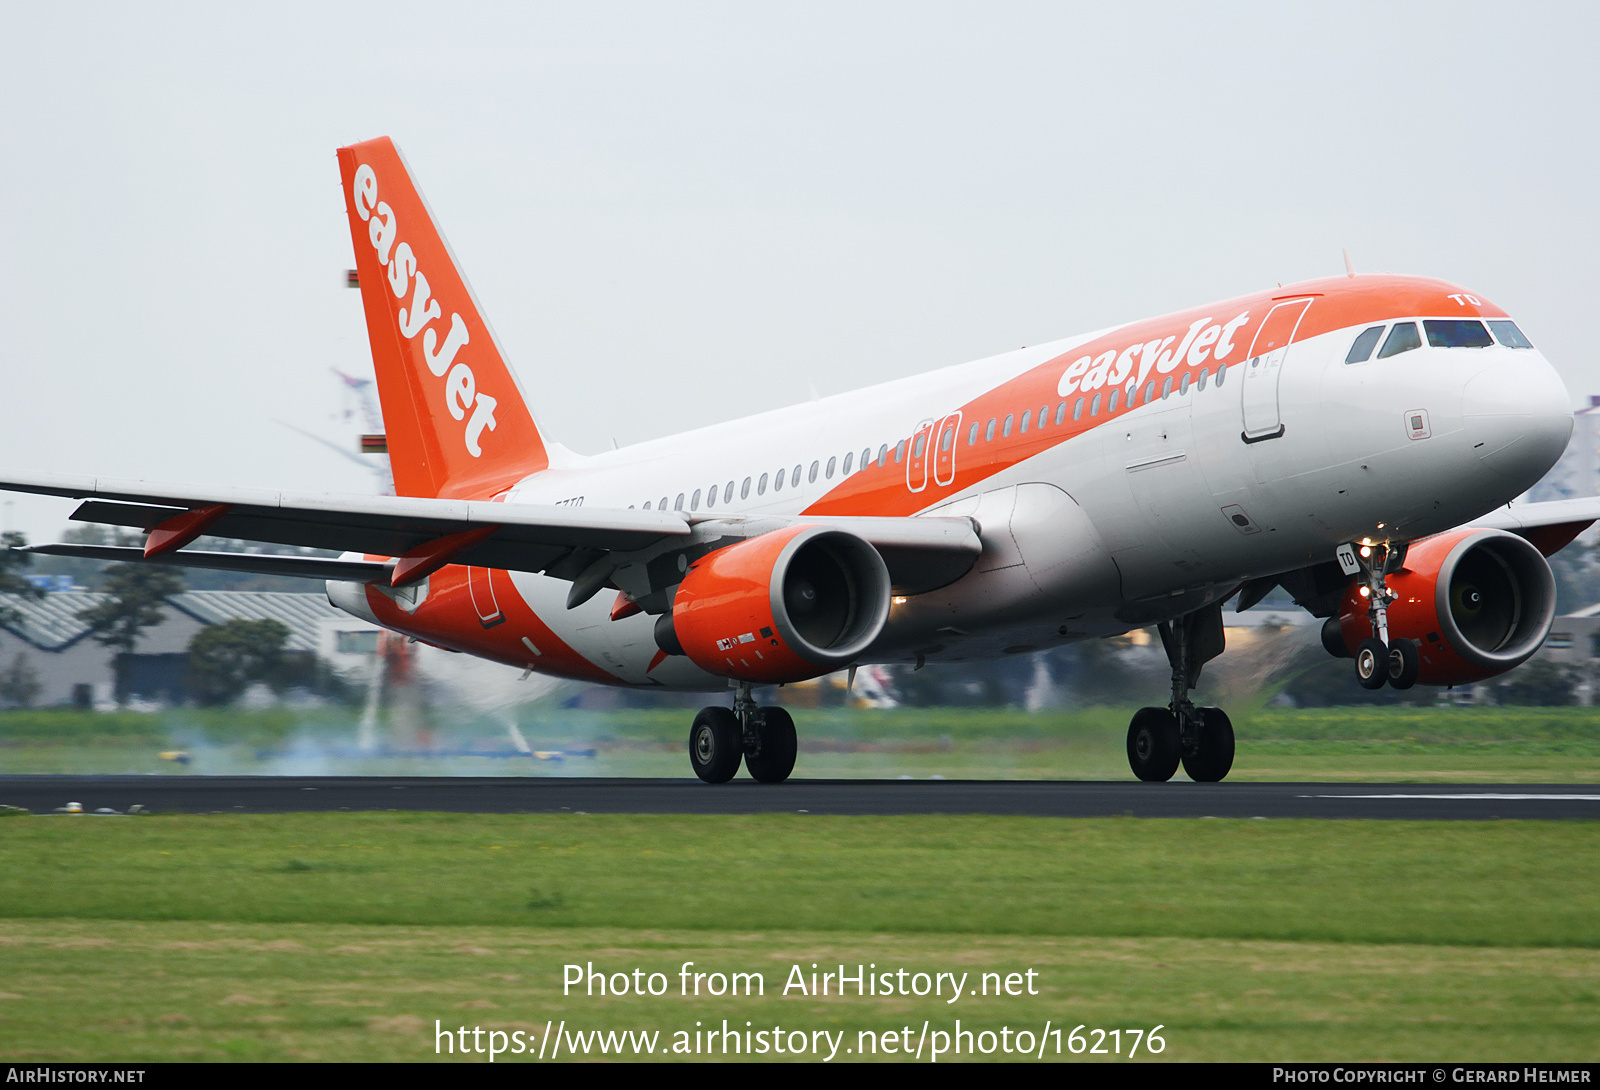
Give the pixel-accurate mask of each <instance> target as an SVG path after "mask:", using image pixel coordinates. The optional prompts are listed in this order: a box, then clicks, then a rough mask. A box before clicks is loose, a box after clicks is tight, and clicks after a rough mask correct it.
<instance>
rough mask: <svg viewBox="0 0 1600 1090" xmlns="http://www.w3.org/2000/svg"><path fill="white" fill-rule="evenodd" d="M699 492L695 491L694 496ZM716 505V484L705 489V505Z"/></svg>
mask: <svg viewBox="0 0 1600 1090" xmlns="http://www.w3.org/2000/svg"><path fill="white" fill-rule="evenodd" d="M699 494H700V493H698V492H696V493H695V495H696V496H698V495H699ZM716 505H717V486H716V485H712V486H711V487H710V488H708V489H706V506H707V507H715V506H716Z"/></svg>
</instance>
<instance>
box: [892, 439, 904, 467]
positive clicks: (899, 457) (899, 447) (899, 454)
mask: <svg viewBox="0 0 1600 1090" xmlns="http://www.w3.org/2000/svg"><path fill="white" fill-rule="evenodd" d="M905 460H906V441H905V440H904V439H902V440H900V441H899V442H898V443H896V444H895V445H894V464H895V465H899V464H900V463H901V462H903V461H905Z"/></svg>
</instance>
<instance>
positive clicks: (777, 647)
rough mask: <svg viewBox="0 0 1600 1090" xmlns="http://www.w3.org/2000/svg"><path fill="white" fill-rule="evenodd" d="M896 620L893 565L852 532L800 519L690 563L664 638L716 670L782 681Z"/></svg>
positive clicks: (659, 640) (665, 645)
mask: <svg viewBox="0 0 1600 1090" xmlns="http://www.w3.org/2000/svg"><path fill="white" fill-rule="evenodd" d="M888 619H889V569H888V568H887V567H885V565H884V563H883V558H882V557H881V556H879V555H878V550H877V549H875V548H873V547H872V545H871V544H870V543H868V542H866V541H864V540H862V539H861V538H859V537H857V536H855V535H854V534H850V533H846V532H845V531H843V530H833V529H829V528H828V527H825V526H796V527H789V528H785V529H783V530H775V531H773V532H771V533H767V534H762V535H761V536H759V537H754V538H751V539H750V540H748V541H741V542H739V543H738V544H737V545H729V546H728V547H727V548H724V549H718V550H717V551H716V552H714V553H709V554H707V555H706V556H704V557H702V558H700V559H699V560H697V561H696V562H695V563H694V564H692V565H690V567H689V570H688V572H687V573H686V574H685V575H684V577H683V582H682V583H680V584H679V586H678V591H677V594H676V596H675V597H674V599H673V603H672V612H671V613H669V614H666V615H665V616H663V617H662V618H661V619H660V620H658V621H657V622H656V633H655V634H656V644H657V645H658V646H659V647H660V648H661V649H662V650H663V651H666V652H667V653H668V654H681V655H686V656H688V658H689V659H690V661H692V662H693V663H694V664H695V665H696V666H699V667H700V668H701V669H702V670H705V671H707V672H709V673H713V674H717V675H720V676H722V677H728V678H734V679H737V680H740V681H754V682H762V683H767V684H775V683H781V682H786V681H803V680H805V679H807V678H813V677H817V676H819V675H821V674H826V673H829V672H831V671H833V670H837V669H839V668H840V667H841V666H845V665H847V664H849V663H850V662H853V661H854V660H855V659H857V658H858V657H860V655H861V654H862V652H864V651H865V650H866V649H867V648H868V647H869V646H871V644H872V642H873V641H874V640H876V639H877V638H878V634H879V633H880V632H882V631H883V626H884V623H885V622H886V621H887V620H888Z"/></svg>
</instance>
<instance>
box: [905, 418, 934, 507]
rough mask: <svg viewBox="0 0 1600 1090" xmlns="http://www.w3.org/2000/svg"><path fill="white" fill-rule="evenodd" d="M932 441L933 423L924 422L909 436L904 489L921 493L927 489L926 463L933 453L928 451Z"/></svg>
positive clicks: (929, 421)
mask: <svg viewBox="0 0 1600 1090" xmlns="http://www.w3.org/2000/svg"><path fill="white" fill-rule="evenodd" d="M933 440H934V431H933V421H932V420H924V421H923V422H922V423H921V424H919V425H918V426H917V430H916V433H915V434H913V435H912V436H911V449H910V450H909V451H907V457H906V487H907V488H909V489H910V490H911V491H913V492H921V491H922V490H923V489H924V488H927V487H928V462H929V461H931V460H932V458H933V452H932V451H931V450H929V449H928V447H929V446H930V445H932V443H933Z"/></svg>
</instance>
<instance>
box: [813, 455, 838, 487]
mask: <svg viewBox="0 0 1600 1090" xmlns="http://www.w3.org/2000/svg"><path fill="white" fill-rule="evenodd" d="M838 466H839V459H838V457H837V456H835V457H833V458H829V459H828V471H827V473H826V474H824V476H826V477H827V478H828V480H830V481H831V480H833V471H834V470H835V469H837V468H838ZM816 472H817V467H816V466H815V465H812V467H811V474H812V476H811V479H812V480H816V479H817V478H816Z"/></svg>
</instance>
